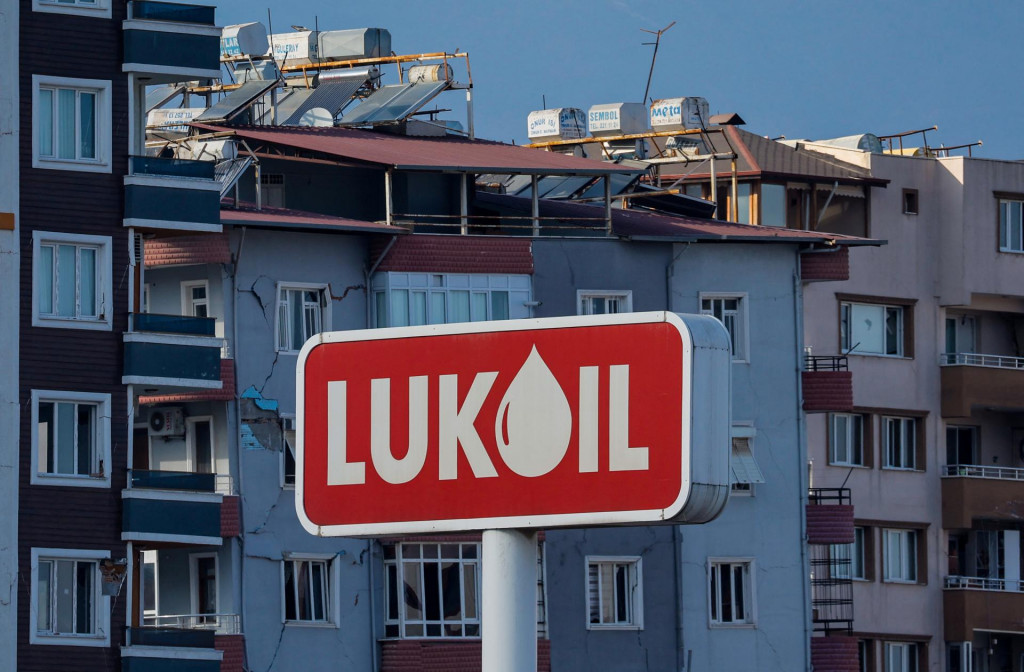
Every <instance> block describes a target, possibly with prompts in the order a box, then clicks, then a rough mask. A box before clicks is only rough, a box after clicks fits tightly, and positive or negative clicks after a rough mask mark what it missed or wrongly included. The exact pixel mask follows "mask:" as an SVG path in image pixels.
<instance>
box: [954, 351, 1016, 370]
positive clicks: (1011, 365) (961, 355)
mask: <svg viewBox="0 0 1024 672" xmlns="http://www.w3.org/2000/svg"><path fill="white" fill-rule="evenodd" d="M939 366H984V367H988V368H991V369H1024V357H1011V356H1008V355H983V354H979V353H976V352H946V353H943V354H941V355H939Z"/></svg>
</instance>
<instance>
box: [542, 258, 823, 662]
mask: <svg viewBox="0 0 1024 672" xmlns="http://www.w3.org/2000/svg"><path fill="white" fill-rule="evenodd" d="M533 251H534V264H535V276H534V283H535V284H534V297H535V299H536V300H537V301H540V302H541V305H540V306H539V307H538V308H537V309H536V313H537V315H538V316H539V317H551V316H557V315H571V314H575V313H576V290H577V289H590V290H632V297H633V310H635V311H642V310H660V309H666V308H668V309H670V310H673V311H676V312H684V313H685V312H688V313H699V312H700V301H699V298H700V293H701V292H715V293H732V294H736V295H743V296H745V301H746V304H747V311H746V316H747V329H748V333H749V362H748V363H734V364H733V421H734V423H735V424H749V425H751V426H752V427H753V428H754V430H755V432H756V435H755V438H754V439H753V453H754V456H755V458H756V459H757V461H758V463H759V465H760V467H761V470H762V471H763V472H764V475H765V480H766V482H765V483H764V484H760V485H756V486H754V495H753V496H750V497H747V496H735V497H732V498H731V499H730V501H729V503H728V505H727V506H726V509H725V511H724V513H723V514H722V515H721V516H720V517H719V518H718V519H717V520H715V521H713V522H711V523H708V524H706V525H694V526H678V527H676V528H673V527H637V528H615V529H603V530H557V531H550V532H549V533H548V534H547V537H546V538H547V585H548V614H549V628H550V635H551V639H552V651H551V656H552V667H553V669H557V670H560V671H561V670H591V669H604V670H635V669H652V670H654V669H659V670H660V669H679V668H680V666H681V664H683V663H685V662H686V660H687V658H688V656H692V659H691V660H692V669H696V670H705V669H707V670H747V669H758V670H786V671H790V670H798V669H807V668H808V666H809V660H808V639H807V638H808V635H809V632H808V629H809V623H810V614H809V599H810V598H809V594H808V587H807V577H808V568H807V566H806V562H805V557H804V543H803V519H804V513H803V506H804V504H805V503H806V489H807V483H806V448H805V445H804V442H803V437H802V434H801V411H800V408H799V399H800V396H799V387H798V384H799V359H798V353H799V352H800V349H801V339H800V330H799V326H798V319H799V312H798V305H799V301H800V287H799V283H796V282H795V277H796V276H795V273H796V261H797V254H796V252H797V250H796V247H795V246H792V245H776V244H766V245H743V244H721V245H719V244H693V245H670V244H667V243H662V244H655V243H625V242H621V241H610V240H538V241H535V242H534V244H533ZM669 289H670V294H669V293H668V290H669ZM666 297H668V300H666ZM588 555H611V556H637V555H638V556H641V557H642V560H643V581H644V585H643V608H644V614H643V623H644V627H643V629H642V630H639V631H637V630H618V631H612V630H587V612H586V604H587V601H586V600H587V597H586V564H585V558H586V556H588ZM709 558H743V559H752V560H753V562H754V572H753V590H754V594H755V600H756V612H755V614H756V623H755V624H754V625H753V626H734V627H713V626H711V625H710V623H709V621H710V616H709V614H710V612H709V605H708V581H709V578H708V559H709Z"/></svg>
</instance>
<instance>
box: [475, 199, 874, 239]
mask: <svg viewBox="0 0 1024 672" xmlns="http://www.w3.org/2000/svg"><path fill="white" fill-rule="evenodd" d="M475 202H476V203H477V204H479V205H490V206H494V207H498V208H503V209H506V210H507V211H510V212H516V213H520V214H529V212H530V199H528V198H522V197H519V196H509V195H507V194H489V193H478V194H477V195H476V199H475ZM539 205H540V216H541V217H542V218H551V219H553V220H557V219H558V218H560V217H564V218H566V219H567V220H569V219H570V218H586V217H589V218H595V217H596V218H603V217H604V207H603V206H595V205H586V204H583V203H572V202H568V201H546V200H542V201H540V204H539ZM555 223H557V222H555ZM572 223H574V224H576V225H578V226H583V227H584V228H590V229H603V228H604V226H603V224H602V223H600V222H594V223H592V224H588V225H580V224H579V221H575V222H572ZM543 226H544V223H543V222H542V223H541V227H542V228H543ZM612 229H613V233H614V234H615V235H617V236H623V237H628V238H637V239H646V238H652V239H654V238H662V239H672V240H680V241H698V240H704V241H723V242H747V241H749V242H781V243H827V242H829V241H835V242H836V243H838V244H841V245H879V244H881V242H882V241H878V240H871V239H867V238H856V237H854V236H844V235H840V234H836V233H819V232H817V231H800V230H797V229H784V228H781V227H777V226H752V225H749V224H733V223H731V222H720V221H717V220H710V219H696V218H693V217H674V216H671V215H663V214H659V213H656V212H647V211H642V210H620V209H618V208H613V209H612ZM564 233H565V235H573V233H572V231H571V230H567V231H565V232H564Z"/></svg>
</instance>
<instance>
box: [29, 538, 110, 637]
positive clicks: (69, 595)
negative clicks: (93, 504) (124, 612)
mask: <svg viewBox="0 0 1024 672" xmlns="http://www.w3.org/2000/svg"><path fill="white" fill-rule="evenodd" d="M109 555H110V553H109V552H108V551H82V550H70V549H63V548H59V549H58V548H33V549H32V578H31V580H32V596H31V602H30V604H29V609H30V610H31V614H30V616H29V618H30V622H31V623H32V626H31V629H30V630H29V641H30V642H31V643H32V644H58V645H61V646H109V645H110V632H109V630H110V628H109V625H110V623H109V620H110V609H109V606H108V602H109V601H110V600H109V598H107V597H104V596H103V595H101V590H100V583H101V577H100V560H102V559H105V558H107V557H109Z"/></svg>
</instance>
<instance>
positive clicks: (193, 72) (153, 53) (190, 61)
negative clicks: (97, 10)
mask: <svg viewBox="0 0 1024 672" xmlns="http://www.w3.org/2000/svg"><path fill="white" fill-rule="evenodd" d="M122 29H123V30H124V65H123V66H122V70H123V71H124V72H131V73H135V74H138V75H143V76H145V77H148V78H149V82H148V83H150V84H163V83H169V82H181V81H187V80H192V79H218V78H219V77H220V28H218V27H217V26H216V25H215V23H214V8H213V7H208V6H205V5H186V4H179V3H173V2H156V1H154V0H131V1H130V2H129V3H128V18H127V19H126V20H125V21H124V22H123V23H122Z"/></svg>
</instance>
